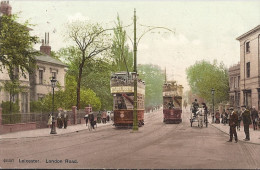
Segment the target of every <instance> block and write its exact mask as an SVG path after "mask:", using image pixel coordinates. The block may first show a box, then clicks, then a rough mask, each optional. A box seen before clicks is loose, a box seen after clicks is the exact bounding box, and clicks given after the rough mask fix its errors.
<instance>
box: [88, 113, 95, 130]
mask: <svg viewBox="0 0 260 170" xmlns="http://www.w3.org/2000/svg"><path fill="white" fill-rule="evenodd" d="M88 118H89V122H90V125H91V126H92V128H93V129H95V127H94V126H95V117H94V114H93V112H90V113H89V115H88Z"/></svg>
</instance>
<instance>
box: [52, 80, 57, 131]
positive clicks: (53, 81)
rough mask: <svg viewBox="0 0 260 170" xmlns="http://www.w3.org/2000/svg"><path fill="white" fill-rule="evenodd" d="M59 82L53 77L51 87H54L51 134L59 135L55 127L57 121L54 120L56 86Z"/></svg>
mask: <svg viewBox="0 0 260 170" xmlns="http://www.w3.org/2000/svg"><path fill="white" fill-rule="evenodd" d="M56 82H57V80H56V79H55V77H52V79H51V87H52V125H51V134H57V132H56V127H55V120H54V115H53V113H54V88H55V86H56Z"/></svg>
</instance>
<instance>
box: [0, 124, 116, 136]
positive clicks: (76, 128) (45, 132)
mask: <svg viewBox="0 0 260 170" xmlns="http://www.w3.org/2000/svg"><path fill="white" fill-rule="evenodd" d="M112 124H113V123H112V121H109V123H106V124H103V123H98V124H97V130H98V129H99V128H100V127H102V126H112ZM82 130H88V128H87V126H86V124H78V125H71V126H68V127H67V129H64V128H63V129H59V128H57V127H56V132H57V134H50V132H51V128H44V129H36V130H27V131H20V132H13V133H7V134H3V135H0V140H1V139H18V138H35V137H48V136H58V135H62V134H68V133H74V132H78V131H82Z"/></svg>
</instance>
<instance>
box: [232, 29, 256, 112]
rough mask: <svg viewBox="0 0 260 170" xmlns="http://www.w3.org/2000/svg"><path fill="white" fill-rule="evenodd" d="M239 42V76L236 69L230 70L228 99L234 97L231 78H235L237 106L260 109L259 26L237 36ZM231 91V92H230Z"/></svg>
mask: <svg viewBox="0 0 260 170" xmlns="http://www.w3.org/2000/svg"><path fill="white" fill-rule="evenodd" d="M237 40H238V41H239V42H240V64H239V67H240V73H239V74H240V76H238V75H236V72H237V71H236V70H237V67H235V68H231V70H229V73H230V76H231V77H230V85H231V86H232V87H230V97H231V98H232V96H234V94H235V93H234V92H233V91H234V89H235V88H233V87H234V85H232V81H234V79H233V80H232V79H231V78H232V77H237V78H239V77H240V78H239V79H240V80H239V81H238V83H239V84H238V86H239V88H238V89H237V90H239V92H240V93H239V92H238V91H237V95H240V97H239V98H240V100H239V102H240V103H239V105H246V106H248V107H252V106H255V107H256V109H258V110H259V109H260V25H258V26H257V27H255V28H253V29H251V30H249V31H248V32H246V33H244V34H243V35H241V36H239V37H238V38H237ZM232 90H233V91H232Z"/></svg>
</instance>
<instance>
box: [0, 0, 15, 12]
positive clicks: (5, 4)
mask: <svg viewBox="0 0 260 170" xmlns="http://www.w3.org/2000/svg"><path fill="white" fill-rule="evenodd" d="M0 13H2V14H3V15H11V14H12V7H11V5H10V4H9V1H1V5H0Z"/></svg>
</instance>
